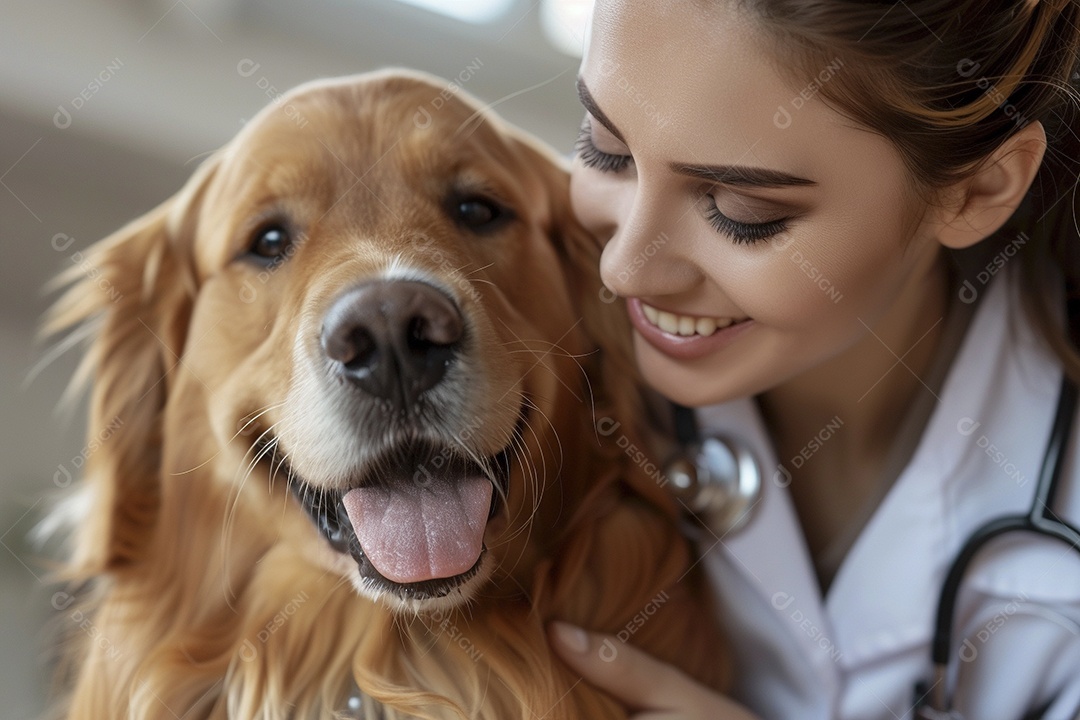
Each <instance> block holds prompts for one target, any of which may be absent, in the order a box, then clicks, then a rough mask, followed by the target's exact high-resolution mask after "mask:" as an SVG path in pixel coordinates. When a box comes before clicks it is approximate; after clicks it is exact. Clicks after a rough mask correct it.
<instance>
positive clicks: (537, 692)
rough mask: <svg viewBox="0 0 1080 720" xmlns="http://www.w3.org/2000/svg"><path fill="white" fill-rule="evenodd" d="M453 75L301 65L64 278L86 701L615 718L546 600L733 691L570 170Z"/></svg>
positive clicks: (214, 713) (294, 714) (67, 699)
mask: <svg viewBox="0 0 1080 720" xmlns="http://www.w3.org/2000/svg"><path fill="white" fill-rule="evenodd" d="M455 90H456V89H448V86H447V85H446V84H445V83H443V82H440V81H439V80H437V79H435V78H431V77H427V76H424V75H420V74H416V73H408V72H400V71H382V72H377V73H372V74H365V75H360V76H355V77H348V78H344V79H337V80H329V81H319V82H314V83H310V84H307V85H303V86H301V87H300V88H298V89H296V90H294V91H292V92H291V93H289V94H287V95H286V96H284V97H283V98H281V99H280V101H279V102H276V103H275V104H273V105H271V106H269V107H268V108H266V109H265V110H264V111H263V112H262V113H261V114H259V115H258V116H257V117H256V118H255V119H254V120H252V121H251V122H249V123H248V124H247V125H246V126H245V127H244V129H243V130H242V131H241V132H240V133H239V135H238V136H237V137H236V138H235V139H234V140H232V141H231V142H230V143H229V144H228V145H226V146H225V147H224V148H223V149H221V150H220V151H218V152H216V153H214V154H213V155H212V156H210V157H209V158H208V159H206V160H205V161H204V162H203V163H202V164H201V166H200V167H199V168H198V170H197V171H196V172H195V173H194V175H193V176H192V178H191V179H190V181H189V182H188V183H187V184H186V185H185V187H184V188H183V189H182V190H181V191H180V192H179V193H178V194H176V195H175V196H174V197H172V198H170V199H169V200H167V201H165V202H164V203H163V204H162V205H160V206H159V207H157V208H156V209H154V210H152V211H150V212H149V213H147V214H146V215H144V216H143V217H141V218H139V219H137V220H135V221H134V222H132V223H130V224H129V225H127V226H126V227H124V228H123V229H121V230H119V231H118V232H116V233H115V234H114V235H112V236H111V237H109V238H107V239H105V240H103V241H102V242H101V243H99V244H98V245H96V246H95V247H94V248H92V249H91V251H89V252H88V253H87V254H86V255H87V259H88V263H89V266H90V267H92V268H93V272H92V273H89V274H86V273H85V272H84V271H83V270H79V271H76V272H78V273H80V274H79V275H78V276H77V277H70V276H69V277H68V278H66V282H67V283H68V284H69V285H70V287H69V289H68V290H67V292H66V294H65V295H64V296H63V297H62V298H61V299H60V300H59V301H58V303H57V306H56V307H55V309H54V311H53V314H52V316H51V319H50V320H49V323H48V329H49V330H51V331H53V332H57V331H60V330H62V329H72V328H86V329H87V330H86V331H87V332H89V333H90V337H91V339H90V341H89V342H90V347H89V351H88V353H87V356H86V360H85V363H84V368H83V370H82V371H81V372H80V375H81V376H83V377H84V379H86V380H89V381H90V382H91V383H92V386H93V390H92V394H91V410H90V414H91V416H90V425H89V435H90V437H91V438H102V437H105V436H104V435H103V432H107V439H102V440H100V442H98V443H97V445H98V447H97V449H96V450H95V451H94V452H93V453H92V454H91V456H90V458H89V459H88V461H87V464H86V474H85V477H84V478H83V479H82V481H81V486H80V489H79V491H78V493H77V494H75V495H74V496H73V497H72V498H71V499H70V500H69V501H68V502H67V506H68V508H67V510H65V511H63V512H67V513H68V515H70V516H71V522H72V523H73V526H74V529H73V532H72V533H71V535H70V543H71V551H70V559H69V562H68V564H67V566H66V567H67V569H66V571H65V572H64V574H63V578H64V579H65V580H67V581H68V582H70V583H72V585H71V588H72V590H71V595H73V596H74V597H75V598H76V600H75V602H77V603H78V605H75V606H74V607H75V608H76V609H77V610H78V612H79V617H80V618H83V619H84V622H83V623H82V625H81V628H80V629H78V630H74V629H73V630H72V632H71V633H70V634H71V635H72V636H73V638H72V640H71V641H70V642H69V643H66V646H65V647H66V651H65V653H64V655H65V656H66V658H67V662H63V663H61V665H60V670H59V674H60V681H61V683H62V684H64V686H65V687H66V690H65V692H64V697H63V699H62V700H60V701H58V702H61V703H62V706H63V707H62V711H63V713H65V714H66V716H67V717H69V718H74V719H79V718H89V719H92V720H104V719H106V718H108V719H110V720H115V719H116V718H184V719H185V720H193V719H194V718H252V719H254V718H260V719H264V720H269V719H275V718H282V719H283V718H328V717H366V718H399V717H422V718H485V719H491V720H508V719H511V718H521V719H522V720H525V719H530V720H531V719H533V718H588V719H590V720H596V719H601V718H622V717H625V716H626V711H625V710H624V709H623V708H621V707H620V706H619V705H618V704H617V703H616V702H614V701H613V700H612V699H611V698H610V697H609V696H607V695H605V694H604V693H603V692H601V691H599V690H597V689H595V688H593V687H591V686H590V685H589V684H587V683H585V682H582V681H581V679H580V678H578V677H576V676H574V675H573V674H571V672H570V671H569V670H568V669H567V668H566V667H565V666H564V665H562V664H560V662H559V661H558V659H557V658H556V657H555V656H554V655H553V653H552V651H551V650H550V648H549V646H548V644H547V642H546V635H545V623H547V622H548V621H550V620H553V619H565V620H568V621H570V622H574V623H577V624H579V625H582V626H584V627H587V628H591V629H594V630H598V631H604V632H608V633H613V634H617V635H618V637H619V640H620V642H630V643H633V644H634V645H637V646H640V647H642V648H645V649H646V650H647V651H648V652H650V653H653V654H654V655H657V656H659V657H660V658H663V659H665V660H667V661H671V662H674V663H676V664H677V665H678V666H680V667H681V668H683V669H684V670H685V671H686V672H688V673H689V674H691V675H692V676H694V677H697V678H699V679H700V680H701V681H703V682H705V683H708V684H709V685H711V686H714V687H717V688H721V687H723V686H724V683H725V675H726V668H727V663H726V661H725V655H724V651H723V643H722V639H721V638H720V636H719V634H718V631H717V626H716V623H714V622H713V621H712V620H711V618H713V608H712V607H710V601H709V600H708V593H707V589H706V585H705V583H704V582H703V578H702V576H701V574H700V572H699V571H698V569H697V567H695V562H694V557H693V554H692V551H691V547H690V544H689V543H688V542H687V541H686V540H685V538H684V537H683V536H682V535H681V534H680V533H679V531H678V528H679V514H678V512H677V507H676V503H675V502H674V501H673V500H672V498H670V497H669V495H668V493H667V491H666V490H665V488H663V487H662V485H663V483H662V477H661V476H660V474H659V473H658V472H657V471H656V470H655V468H654V467H653V466H652V465H651V463H649V462H647V461H644V460H643V459H642V458H643V457H647V456H646V455H642V452H641V450H644V449H647V448H649V447H651V445H650V442H651V440H650V436H649V435H647V434H646V429H645V424H646V423H645V418H647V417H648V416H649V413H648V411H647V408H646V404H645V401H644V400H643V399H642V398H643V396H642V392H641V385H640V383H639V381H638V380H637V378H636V375H635V368H634V363H633V356H632V349H631V345H630V331H629V324H628V322H627V320H626V317H625V314H624V309H623V308H622V305H621V303H612V302H604V300H605V296H604V295H603V294H602V290H603V288H602V286H601V284H600V281H599V273H598V267H599V252H600V248H599V247H598V245H597V243H596V241H595V240H593V239H591V238H590V237H589V236H588V235H586V233H585V232H584V231H583V230H582V229H581V227H580V226H579V225H578V224H577V223H576V222H575V220H574V218H573V217H572V214H571V211H570V207H569V199H568V176H567V173H566V168H565V167H564V165H563V164H561V163H560V162H559V161H558V159H557V157H556V156H554V155H553V154H552V153H551V152H550V151H548V150H545V149H544V148H543V146H541V145H540V144H539V143H538V142H537V141H535V140H533V139H530V138H529V137H527V136H526V135H525V134H524V133H522V132H521V131H518V130H516V129H514V128H512V127H510V126H508V125H507V124H505V123H504V122H502V121H500V120H499V119H498V118H497V117H495V116H493V115H492V114H491V113H489V112H487V111H486V110H485V109H483V108H482V107H481V106H480V105H479V104H478V103H477V102H475V101H474V100H472V99H469V98H466V97H465V96H464V95H463V93H461V92H459V91H455ZM616 423H618V424H616ZM658 479H659V480H660V482H658ZM58 512H61V511H60V510H58ZM88 628H89V629H88ZM606 650H607V651H609V652H617V651H618V648H617V647H611V648H607V649H606Z"/></svg>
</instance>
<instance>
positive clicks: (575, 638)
mask: <svg viewBox="0 0 1080 720" xmlns="http://www.w3.org/2000/svg"><path fill="white" fill-rule="evenodd" d="M551 638H552V643H553V646H554V647H555V650H556V652H558V654H559V656H560V657H561V658H562V659H563V660H564V661H565V662H566V663H567V664H568V665H569V666H570V667H571V668H573V669H574V670H575V671H576V672H578V673H579V674H580V675H581V676H582V678H584V679H585V681H586V682H589V683H591V684H592V685H595V686H596V687H598V688H601V689H602V690H605V691H607V692H608V693H609V694H611V695H612V696H613V697H614V698H615V699H617V700H619V701H620V702H622V703H623V704H624V705H626V706H627V707H628V708H630V709H633V710H643V711H651V712H647V713H646V714H644V715H639V716H638V717H639V718H654V719H655V720H660V719H661V718H663V720H688V719H689V718H710V720H712V719H714V718H724V719H725V720H727V719H730V720H749V719H750V718H752V716H751V715H750V714H749V713H748V712H746V711H745V710H743V709H742V708H739V707H738V706H737V705H735V703H733V702H731V701H730V700H727V699H726V698H724V697H722V696H720V695H718V694H716V693H714V692H712V691H711V690H709V689H708V688H706V687H704V686H702V685H699V684H698V683H697V682H695V681H694V680H693V679H691V678H690V677H688V676H687V675H685V674H684V673H682V672H681V671H680V670H678V669H677V668H675V667H673V666H671V665H668V664H667V663H664V662H660V661H659V660H656V659H655V658H653V657H652V656H650V655H648V654H647V653H645V652H642V651H641V650H639V649H637V648H635V647H633V646H632V645H628V644H626V643H623V642H620V641H619V640H617V639H615V638H612V637H610V636H606V635H596V634H593V633H588V632H586V631H584V630H582V629H581V628H578V627H575V626H573V625H568V624H566V623H562V622H554V623H552V624H551Z"/></svg>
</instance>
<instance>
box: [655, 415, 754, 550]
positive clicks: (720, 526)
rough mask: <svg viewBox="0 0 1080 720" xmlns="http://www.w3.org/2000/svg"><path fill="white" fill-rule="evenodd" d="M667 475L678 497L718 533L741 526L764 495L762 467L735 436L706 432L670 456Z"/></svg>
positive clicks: (730, 530) (728, 531)
mask: <svg viewBox="0 0 1080 720" xmlns="http://www.w3.org/2000/svg"><path fill="white" fill-rule="evenodd" d="M666 475H667V479H668V482H669V484H670V486H671V490H672V492H673V494H674V495H675V497H677V498H678V499H679V500H680V501H682V503H683V504H684V505H685V506H686V508H687V509H689V510H690V512H692V513H693V514H694V515H695V516H696V517H697V518H698V519H699V520H700V521H701V522H702V523H703V524H705V525H706V526H708V527H709V529H710V530H712V531H713V533H715V534H716V535H718V536H719V535H723V534H725V533H730V532H733V531H735V530H738V529H739V528H741V527H742V526H743V525H745V524H746V522H747V521H748V520H749V519H750V517H751V514H752V510H753V508H754V505H755V504H756V503H757V500H758V498H760V497H761V489H762V476H761V468H760V465H759V464H758V462H757V460H756V458H755V457H754V455H753V454H752V453H751V451H750V449H749V448H748V447H747V446H746V445H745V444H743V443H740V442H737V441H735V440H734V439H732V438H725V437H721V436H718V435H706V436H705V437H702V438H699V439H697V440H696V441H695V442H692V443H689V444H687V445H686V447H685V453H684V454H682V455H680V456H678V457H676V458H674V459H673V460H671V461H670V462H669V463H668V464H667V467H666Z"/></svg>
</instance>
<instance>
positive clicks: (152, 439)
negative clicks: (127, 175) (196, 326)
mask: <svg viewBox="0 0 1080 720" xmlns="http://www.w3.org/2000/svg"><path fill="white" fill-rule="evenodd" d="M220 162H221V154H220V153H218V154H217V155H214V156H212V157H211V158H209V159H208V160H206V161H204V163H203V164H202V165H201V166H200V167H199V169H198V170H197V171H196V172H195V173H194V174H193V175H192V177H191V179H190V180H189V181H188V182H187V183H186V184H185V185H184V187H183V189H181V190H180V192H178V193H177V194H176V195H174V196H173V197H171V198H170V199H168V200H166V201H165V202H163V203H162V204H161V205H159V206H158V207H156V208H154V209H153V210H151V211H150V212H148V213H146V214H145V215H143V216H142V217H140V218H138V219H136V220H134V221H132V222H130V223H129V224H127V225H126V226H124V227H123V228H121V229H120V230H118V231H117V232H115V233H113V234H112V235H110V236H109V237H107V238H105V239H104V240H102V241H100V242H98V243H97V244H95V245H94V246H92V247H91V248H90V249H89V250H87V251H86V252H83V253H81V254H80V253H76V254H75V256H73V260H75V264H74V267H72V268H70V269H69V270H68V271H67V272H65V273H63V274H62V275H61V276H59V277H58V278H57V279H56V281H55V282H54V286H62V287H67V290H66V292H65V293H64V294H63V295H62V296H61V297H60V299H59V300H58V301H57V302H56V304H55V305H54V306H53V308H52V309H51V311H50V313H49V315H48V316H47V320H46V324H45V327H44V330H45V332H46V333H47V334H56V333H60V332H64V331H71V332H72V336H73V337H74V336H78V335H85V336H87V337H88V339H89V350H88V352H87V353H86V354H85V356H84V357H83V360H82V363H81V364H80V366H79V370H78V372H77V373H76V376H75V378H74V379H73V381H72V385H71V388H69V392H70V390H72V389H75V390H78V389H81V388H82V387H83V386H84V385H85V384H87V383H90V384H92V386H93V387H92V392H91V396H90V417H89V426H88V429H87V438H88V442H87V445H86V448H85V453H84V454H85V455H86V462H85V465H84V468H83V478H82V486H81V488H82V495H83V498H82V502H80V503H79V505H80V507H79V515H80V517H79V518H78V519H77V527H76V528H75V532H74V534H73V536H72V537H71V538H70V539H71V541H72V543H73V548H72V558H71V567H70V568H69V569H70V571H71V572H72V573H75V574H78V575H82V574H83V573H99V572H102V571H105V570H109V569H112V568H116V567H118V566H121V565H123V564H125V563H127V562H130V561H131V560H133V559H134V558H136V557H137V556H138V553H139V551H140V549H141V548H142V547H144V546H145V545H146V540H147V537H148V532H149V530H150V528H151V527H152V525H153V522H154V518H155V515H156V512H157V503H158V491H159V486H158V473H159V466H160V459H161V458H160V455H161V425H162V415H163V410H164V407H165V400H166V398H167V397H168V393H169V389H170V385H171V384H172V382H173V378H174V373H173V369H174V368H175V366H176V365H177V363H178V361H179V358H180V355H181V353H182V352H183V347H184V342H185V339H186V334H187V325H188V320H189V317H190V314H191V309H192V303H193V300H194V297H195V293H196V291H197V284H196V276H195V272H194V263H193V240H194V233H195V227H196V224H197V215H198V209H199V208H200V206H201V204H202V201H203V198H204V196H205V194H206V189H207V186H208V185H209V184H210V181H211V180H212V179H213V177H214V175H215V173H216V170H217V167H218V165H219V164H220ZM61 471H62V472H64V473H70V472H71V470H70V469H68V468H64V467H62V468H61ZM64 479H65V480H67V478H64ZM60 484H61V485H64V484H66V482H65V483H60Z"/></svg>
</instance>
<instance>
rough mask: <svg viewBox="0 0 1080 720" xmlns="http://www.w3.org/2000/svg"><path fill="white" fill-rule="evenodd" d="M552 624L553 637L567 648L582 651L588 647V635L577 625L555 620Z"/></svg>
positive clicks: (577, 651)
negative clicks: (553, 629)
mask: <svg viewBox="0 0 1080 720" xmlns="http://www.w3.org/2000/svg"><path fill="white" fill-rule="evenodd" d="M553 625H554V626H555V637H556V638H558V640H559V642H561V643H562V644H563V646H564V647H566V648H567V649H568V650H573V651H574V652H576V653H583V652H585V651H586V650H588V649H589V636H588V635H587V634H586V633H585V631H584V630H582V629H581V628H579V627H578V626H577V625H571V624H570V623H565V622H560V621H555V622H554V623H553Z"/></svg>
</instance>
